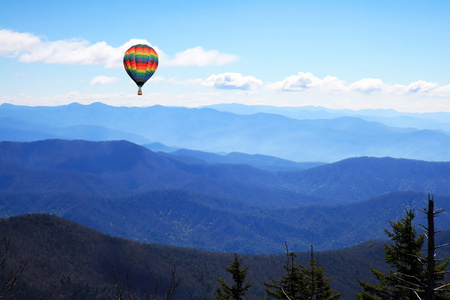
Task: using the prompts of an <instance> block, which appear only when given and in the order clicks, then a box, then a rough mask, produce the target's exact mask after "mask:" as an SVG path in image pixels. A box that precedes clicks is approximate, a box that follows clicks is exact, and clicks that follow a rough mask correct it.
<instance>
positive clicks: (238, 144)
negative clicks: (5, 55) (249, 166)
mask: <svg viewBox="0 0 450 300" xmlns="http://www.w3.org/2000/svg"><path fill="white" fill-rule="evenodd" d="M224 107H225V108H226V109H228V110H230V111H233V113H232V112H226V111H219V110H216V109H212V108H181V107H163V106H152V107H142V108H140V107H112V106H107V105H104V104H101V103H94V104H91V105H80V104H77V103H73V104H70V105H65V106H57V107H21V106H13V105H10V104H3V105H1V106H0V129H1V131H0V140H10V141H33V140H37V139H48V138H63V139H85V140H94V141H99V140H122V139H123V140H128V141H132V142H134V143H137V144H148V143H154V142H158V143H161V144H164V145H166V146H169V147H174V148H186V149H191V150H201V151H205V152H213V153H229V152H242V153H247V154H263V155H270V156H275V157H279V158H283V159H288V160H293V161H297V162H335V161H338V160H342V159H345V158H349V157H359V156H376V157H385V156H389V157H395V158H409V159H420V160H427V161H448V160H450V151H447V149H449V148H450V135H449V133H448V130H449V126H448V122H445V120H446V119H447V120H448V119H450V117H449V115H448V114H426V115H425V114H400V113H395V112H393V111H378V110H376V111H362V112H360V113H359V114H357V113H355V112H353V113H348V112H347V111H330V110H325V109H319V108H315V109H311V108H308V107H307V108H303V109H300V108H297V109H294V108H292V109H290V110H289V111H290V113H287V112H286V111H288V109H283V108H275V107H271V108H270V109H269V108H267V107H242V106H238V105H235V106H216V107H215V108H217V109H219V108H220V109H225V108H224ZM250 110H254V111H255V112H256V113H253V114H249V111H250ZM244 112H245V113H246V114H243V113H244ZM305 116H308V117H307V118H304V117H305ZM332 117H333V118H332ZM299 118H302V119H299ZM413 124H416V125H417V126H415V127H416V128H412V127H411V126H412V125H413ZM394 126H397V127H394Z"/></svg>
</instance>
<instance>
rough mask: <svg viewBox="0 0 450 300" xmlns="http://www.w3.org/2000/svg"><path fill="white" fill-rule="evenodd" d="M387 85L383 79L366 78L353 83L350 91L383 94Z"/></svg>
mask: <svg viewBox="0 0 450 300" xmlns="http://www.w3.org/2000/svg"><path fill="white" fill-rule="evenodd" d="M386 88H387V85H386V84H385V83H384V82H383V81H382V80H381V79H374V78H364V79H361V80H359V81H355V82H353V83H352V84H351V85H350V86H349V89H350V90H351V91H356V92H361V93H372V92H381V91H383V90H386Z"/></svg>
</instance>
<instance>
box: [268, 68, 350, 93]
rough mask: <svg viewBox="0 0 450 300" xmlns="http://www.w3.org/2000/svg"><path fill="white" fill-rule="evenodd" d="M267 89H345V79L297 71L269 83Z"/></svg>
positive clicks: (326, 90) (290, 90) (324, 90)
mask: <svg viewBox="0 0 450 300" xmlns="http://www.w3.org/2000/svg"><path fill="white" fill-rule="evenodd" d="M266 87H267V88H268V89H271V90H276V91H285V92H300V91H305V90H310V89H314V90H317V91H322V92H329V91H336V90H337V91H340V90H344V89H345V81H343V80H340V79H338V78H337V77H334V76H326V77H324V78H323V79H320V78H318V77H316V76H314V75H313V74H312V73H309V72H307V73H304V72H299V73H298V74H297V75H292V76H289V77H287V78H285V79H284V80H282V81H278V82H274V83H270V84H268V85H267V86H266Z"/></svg>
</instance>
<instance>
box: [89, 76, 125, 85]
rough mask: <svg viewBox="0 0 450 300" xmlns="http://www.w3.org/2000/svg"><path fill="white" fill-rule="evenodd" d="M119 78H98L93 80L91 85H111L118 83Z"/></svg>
mask: <svg viewBox="0 0 450 300" xmlns="http://www.w3.org/2000/svg"><path fill="white" fill-rule="evenodd" d="M118 80H119V78H117V77H108V76H97V77H94V78H92V80H91V82H90V84H92V85H100V84H109V83H114V82H116V81H118Z"/></svg>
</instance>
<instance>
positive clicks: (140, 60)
mask: <svg viewBox="0 0 450 300" xmlns="http://www.w3.org/2000/svg"><path fill="white" fill-rule="evenodd" d="M158 63H159V60H158V54H157V53H156V51H155V50H154V49H153V48H152V47H150V46H148V45H144V44H138V45H134V46H132V47H131V48H130V49H128V50H127V51H126V52H125V55H124V57H123V65H124V67H125V71H127V73H128V75H130V77H131V79H133V81H134V82H136V84H137V86H138V87H139V90H138V95H142V90H141V88H142V86H143V85H144V83H145V82H146V81H147V80H149V79H150V77H152V76H153V74H154V73H155V71H156V68H158Z"/></svg>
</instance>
